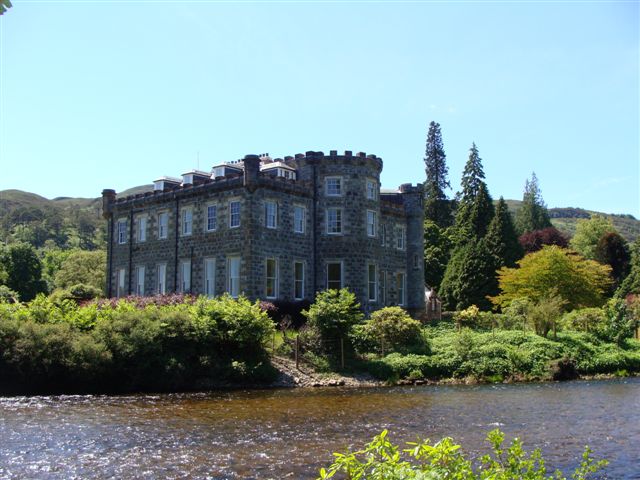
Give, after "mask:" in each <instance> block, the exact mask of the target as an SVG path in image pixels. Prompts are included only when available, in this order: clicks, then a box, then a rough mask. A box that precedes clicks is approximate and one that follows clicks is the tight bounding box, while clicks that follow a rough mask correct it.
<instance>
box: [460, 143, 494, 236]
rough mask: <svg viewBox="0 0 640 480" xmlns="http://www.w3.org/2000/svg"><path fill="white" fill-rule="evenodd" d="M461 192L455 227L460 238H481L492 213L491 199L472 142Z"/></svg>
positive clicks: (476, 150) (480, 162)
mask: <svg viewBox="0 0 640 480" xmlns="http://www.w3.org/2000/svg"><path fill="white" fill-rule="evenodd" d="M461 186H462V192H461V193H460V194H459V197H460V200H459V203H458V211H457V214H456V228H457V229H458V230H459V232H460V234H459V235H460V236H461V237H462V238H466V239H467V240H471V239H473V238H481V237H483V236H484V235H485V233H486V231H487V226H488V225H489V223H490V222H491V219H492V218H493V215H494V207H493V201H492V200H491V195H489V190H488V189H487V184H486V183H485V182H484V171H483V169H482V159H481V158H480V156H479V154H478V149H477V147H476V144H475V143H474V144H473V145H472V146H471V149H470V150H469V159H468V160H467V163H466V164H465V167H464V171H463V172H462V181H461Z"/></svg>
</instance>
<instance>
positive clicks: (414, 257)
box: [102, 150, 425, 315]
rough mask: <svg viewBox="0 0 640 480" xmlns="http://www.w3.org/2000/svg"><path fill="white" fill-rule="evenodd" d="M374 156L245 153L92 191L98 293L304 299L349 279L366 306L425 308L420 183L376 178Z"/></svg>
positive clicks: (346, 283)
mask: <svg viewBox="0 0 640 480" xmlns="http://www.w3.org/2000/svg"><path fill="white" fill-rule="evenodd" d="M381 171H382V159H380V158H378V157H376V156H375V155H366V154H365V153H358V154H355V155H354V154H352V152H350V151H346V152H344V154H343V155H338V153H337V152H336V151H335V150H332V151H331V152H330V153H329V155H325V154H324V153H322V152H313V151H310V152H306V154H297V155H295V156H294V157H285V158H284V159H271V158H270V157H269V156H268V155H262V156H258V155H247V156H245V157H244V159H243V160H240V161H236V162H230V163H224V164H220V165H217V166H214V167H213V169H212V171H211V172H203V171H199V170H192V171H190V172H187V173H185V174H183V175H182V178H171V177H162V178H160V179H158V180H156V181H155V182H154V190H153V191H152V192H146V193H142V194H137V195H132V196H128V197H126V198H116V192H115V191H114V190H104V191H103V192H102V202H103V215H104V217H105V219H106V220H107V221H108V231H109V239H110V241H109V246H108V261H107V270H108V272H107V295H108V296H109V297H116V296H118V297H119V296H126V295H153V294H166V293H172V292H183V293H192V294H196V295H199V294H203V295H209V296H215V295H221V294H223V293H225V292H228V293H229V294H230V295H232V296H234V297H235V296H238V295H241V294H242V295H245V296H247V297H248V298H250V299H257V298H259V299H264V300H289V301H296V300H309V301H313V299H314V296H315V293H316V292H317V291H319V290H324V289H327V288H336V289H337V288H341V287H348V288H349V289H350V290H352V291H353V292H355V294H356V297H357V299H358V301H359V302H360V304H361V305H362V307H363V309H364V310H365V311H366V312H370V311H374V310H377V309H379V308H381V307H383V306H387V305H400V306H403V307H404V308H406V309H407V310H408V311H409V312H411V313H413V314H416V315H419V314H420V313H421V312H424V309H425V293H424V292H425V289H424V272H423V270H424V264H423V248H424V238H423V206H422V202H423V193H422V186H421V185H418V186H411V184H404V185H401V186H400V187H399V189H398V190H397V191H387V190H381V189H380V172H381Z"/></svg>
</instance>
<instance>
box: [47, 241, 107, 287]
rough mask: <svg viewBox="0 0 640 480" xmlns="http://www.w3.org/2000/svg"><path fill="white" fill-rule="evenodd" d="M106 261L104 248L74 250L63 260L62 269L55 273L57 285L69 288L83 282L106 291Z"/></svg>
mask: <svg viewBox="0 0 640 480" xmlns="http://www.w3.org/2000/svg"><path fill="white" fill-rule="evenodd" d="M106 263H107V254H106V252H104V251H102V250H97V251H93V252H89V251H82V250H76V251H73V252H72V253H71V254H69V255H68V256H67V258H66V259H64V260H63V261H62V263H61V265H60V269H59V270H58V271H57V273H56V274H55V286H56V288H61V289H69V288H70V287H72V286H73V285H77V284H80V283H81V284H85V285H88V286H91V287H93V288H94V289H97V290H98V291H100V292H104V289H105V281H106V274H105V272H106Z"/></svg>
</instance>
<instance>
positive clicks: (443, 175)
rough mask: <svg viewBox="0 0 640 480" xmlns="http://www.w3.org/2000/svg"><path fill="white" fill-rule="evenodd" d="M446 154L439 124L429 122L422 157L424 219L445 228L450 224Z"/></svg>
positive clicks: (449, 186)
mask: <svg viewBox="0 0 640 480" xmlns="http://www.w3.org/2000/svg"><path fill="white" fill-rule="evenodd" d="M446 160H447V156H446V155H445V153H444V146H443V144H442V134H441V133H440V124H439V123H436V122H431V123H430V124H429V132H428V133H427V146H426V151H425V157H424V164H425V171H426V174H427V180H426V181H425V183H424V191H425V200H424V214H425V220H431V221H432V222H434V223H435V224H436V225H438V227H440V228H445V227H448V226H449V225H451V221H452V218H451V207H450V204H449V200H448V199H447V194H446V193H445V190H446V189H447V188H451V184H450V183H449V180H448V179H447V175H448V174H449V168H448V167H447V164H446Z"/></svg>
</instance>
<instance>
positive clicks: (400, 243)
mask: <svg viewBox="0 0 640 480" xmlns="http://www.w3.org/2000/svg"><path fill="white" fill-rule="evenodd" d="M406 235H407V231H406V229H405V228H404V227H402V226H399V227H398V235H397V236H396V248H397V249H398V250H404V248H405V243H406Z"/></svg>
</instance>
